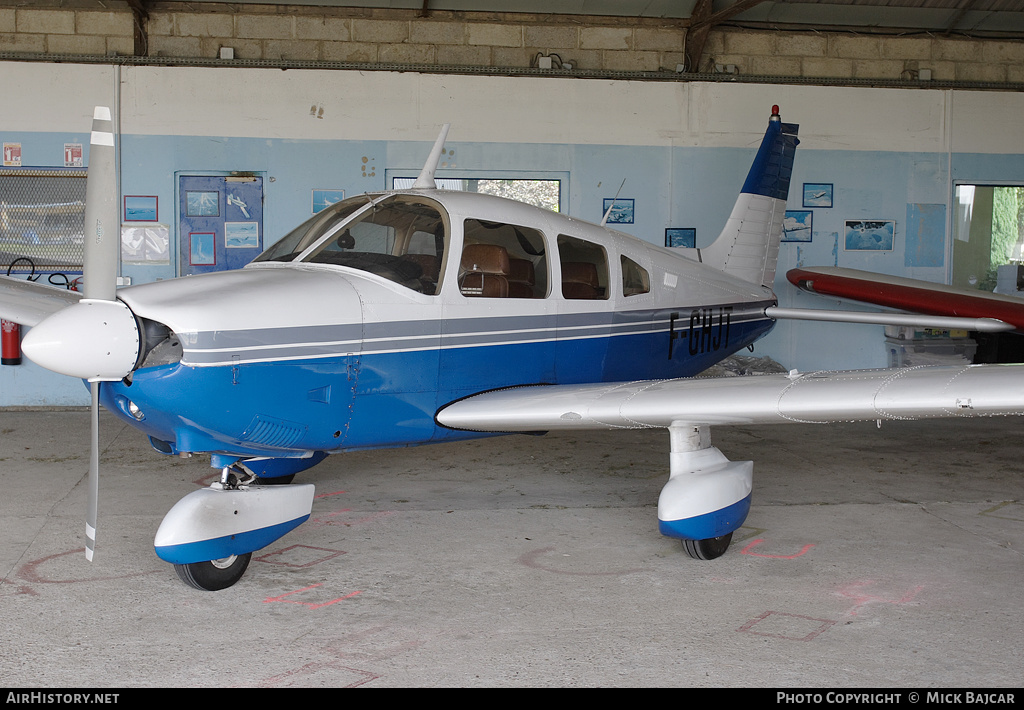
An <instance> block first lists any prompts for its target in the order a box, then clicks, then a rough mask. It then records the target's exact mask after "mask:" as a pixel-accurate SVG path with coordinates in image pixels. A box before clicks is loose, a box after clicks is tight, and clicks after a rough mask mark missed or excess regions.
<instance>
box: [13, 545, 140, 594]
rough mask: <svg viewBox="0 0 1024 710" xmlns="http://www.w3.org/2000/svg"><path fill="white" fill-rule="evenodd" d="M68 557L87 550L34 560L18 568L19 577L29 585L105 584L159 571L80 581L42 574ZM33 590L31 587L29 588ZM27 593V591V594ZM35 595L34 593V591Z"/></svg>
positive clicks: (87, 578) (84, 578)
mask: <svg viewBox="0 0 1024 710" xmlns="http://www.w3.org/2000/svg"><path fill="white" fill-rule="evenodd" d="M68 555H83V556H84V555H85V548H84V547H80V548H78V549H77V550H68V551H67V552H58V553H57V554H55V555H48V556H47V557H42V558H40V559H38V560H32V561H31V562H26V563H25V564H23V565H22V566H21V567H19V568H18V576H19V577H21V578H22V579H23V580H25V581H26V582H28V583H29V584H78V583H79V582H104V581H107V580H111V579H129V578H131V577H141V576H143V575H147V574H156V572H157V570H150V571H148V572H135V573H133V574H113V575H108V576H103V577H81V578H79V579H47V578H46V577H45V576H43V574H42V573H41V572H40V569H39V568H40V567H42V566H43V565H44V564H46V563H47V562H52V561H53V560H55V559H57V558H58V557H67V556H68ZM29 589H31V587H29ZM25 593H27V591H26V592H25ZM33 593H34V591H33Z"/></svg>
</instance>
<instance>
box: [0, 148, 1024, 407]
mask: <svg viewBox="0 0 1024 710" xmlns="http://www.w3.org/2000/svg"><path fill="white" fill-rule="evenodd" d="M3 139H4V140H7V141H17V142H21V143H22V145H23V152H24V156H25V158H24V161H25V164H26V165H28V164H32V165H40V166H43V165H59V159H60V156H61V155H62V149H63V144H64V143H65V142H82V143H85V144H86V145H87V138H86V136H84V135H83V134H67V133H57V132H45V133H44V132H38V133H37V132H29V131H21V132H14V133H4V135H3ZM429 148H430V143H429V142H424V141H402V140H388V141H384V140H372V141H360V140H348V141H341V140H296V139H284V138H262V137H230V136H221V137H209V136H168V135H131V134H125V135H122V136H121V181H122V182H121V191H122V194H133V195H157V196H158V197H159V204H160V215H159V220H160V222H161V223H164V224H168V225H170V227H171V234H172V239H174V240H176V238H177V233H176V231H177V230H176V221H177V220H176V214H175V211H176V195H175V184H176V176H177V174H179V173H181V172H203V171H211V172H221V171H233V170H239V171H254V172H258V173H261V174H263V175H264V176H265V177H266V178H267V180H266V182H265V199H266V204H265V225H264V226H265V235H264V243H265V244H270V243H272V242H273V241H275V240H276V239H277V238H279V237H280V236H281V235H283V234H284V233H286V232H287V231H288V230H289V229H291V228H292V227H294V226H295V225H296V224H298V223H299V222H301V221H302V220H304V219H306V218H307V217H308V216H309V215H310V213H311V207H310V193H311V190H312V189H313V188H342V189H345V190H346V192H347V194H349V195H353V194H358V193H361V192H365V191H372V190H380V189H385V188H386V187H387V185H386V173H387V171H389V170H390V171H403V172H410V173H411V174H415V173H416V172H417V171H418V169H419V167H420V165H421V163H422V161H423V159H424V156H425V155H426V153H427V152H428V151H429ZM449 149H451V150H452V151H454V152H453V154H452V155H451V156H450V158H449V161H450V163H451V164H453V165H454V167H452V168H448V169H442V170H441V171H439V173H438V175H439V176H447V175H458V174H460V171H466V172H476V171H494V172H499V171H500V172H503V173H508V172H516V171H522V172H523V173H528V174H530V175H531V176H537V175H544V174H546V173H550V174H557V175H558V176H564V175H566V174H567V175H568V176H569V178H568V181H567V182H566V185H564V186H563V189H565V190H567V191H568V192H567V198H566V200H565V203H566V204H567V205H568V210H569V213H570V214H572V215H574V216H577V217H580V218H583V219H587V220H591V221H599V220H600V218H601V201H602V198H605V197H611V196H613V195H614V194H615V192H616V191H617V190H618V189H619V185H620V183H621V182H622V180H623V179H624V178H625V180H626V183H625V186H624V188H623V190H622V194H621V196H622V197H624V198H631V199H633V200H635V210H636V223H635V224H631V225H616V226H618V227H619V228H620V229H621V230H622V231H625V232H628V233H631V234H635V235H636V236H638V237H640V238H642V239H645V240H647V241H650V242H652V243H656V244H661V243H663V240H664V230H665V228H666V227H669V226H672V227H695V228H696V229H697V235H698V245H699V246H704V245H707V244H708V243H710V242H711V241H712V240H713V239H714V237H715V236H717V234H718V232H719V230H720V229H721V227H722V225H723V223H724V221H725V219H726V218H727V216H728V214H729V211H730V209H731V207H732V204H733V201H734V200H735V197H736V194H737V192H738V190H739V188H740V186H741V185H742V182H743V179H744V177H745V175H746V171H747V169H748V167H749V164H750V161H751V159H752V157H753V152H754V149H753V148H736V147H713V148H708V147H699V146H685V147H684V146H676V147H665V146H637V145H629V146H623V145H583V144H550V143H543V144H540V143H507V144H506V143H502V142H459V141H457V140H455V141H452V142H451V143H450V144H449ZM364 159H365V160H364ZM796 165H797V167H796V171H795V174H794V179H793V189H792V190H791V193H792V194H791V197H790V200H789V208H790V209H803V207H802V205H801V194H800V187H801V185H802V183H804V182H831V183H833V184H834V206H833V207H832V208H831V209H815V210H814V228H813V231H814V238H813V242H812V243H810V244H799V245H798V244H791V243H786V244H783V245H782V249H781V253H780V259H779V269H778V275H777V278H776V291H777V293H778V294H779V298H780V303H781V305H784V306H797V307H809V308H813V307H819V308H820V307H835V306H836V305H837V304H833V303H829V302H827V301H825V300H824V299H821V298H818V297H815V296H811V295H808V294H804V293H801V292H798V291H796V290H795V289H794V288H793V287H791V286H790V285H789V284H788V282H786V281H785V278H784V275H785V272H786V271H787V270H788V269H790V268H793V267H796V266H802V265H808V266H811V265H835V264H838V265H839V266H846V267H851V268H858V269H865V270H869V271H879V272H883V273H890V274H901V273H908V271H907V269H906V267H905V265H904V251H903V247H904V244H905V241H904V239H903V238H902V237H903V233H902V229H903V227H904V226H905V225H904V223H905V219H906V212H907V204H908V202H921V203H935V204H945V203H946V202H948V200H949V197H950V195H951V190H952V180H954V179H962V180H1000V181H1022V182H1024V160H1022V159H1021V156H1019V155H1012V156H1005V155H999V154H982V153H971V154H954V155H952V156H948V155H946V154H944V153H921V152H898V151H871V150H834V149H831V150H822V149H807V148H802V149H800V150H798V153H797V163H796ZM950 165H951V166H952V174H950V170H949V166H950ZM854 218H878V219H892V220H895V221H896V224H897V235H896V242H895V246H894V249H893V251H891V252H847V251H845V250H844V249H843V248H842V245H841V243H839V244H837V239H841V234H842V231H843V221H844V220H846V219H854ZM943 238H944V237H943ZM944 248H945V246H944ZM171 253H172V255H174V254H176V253H177V244H176V243H172V245H171ZM172 258H173V256H172ZM911 271H912V272H913V273H910V275H912V276H915V277H917V278H926V279H930V280H933V281H943V280H944V279H945V273H946V265H945V264H943V265H942V266H940V267H932V268H917V269H912V270H911ZM123 272H124V274H125V275H127V276H130V277H131V279H132V282H133V283H143V282H149V281H154V280H157V279H165V278H171V277H173V276H174V275H175V267H174V265H153V266H147V265H135V264H131V265H125V267H124V269H123ZM882 340H883V334H882V329H881V328H880V327H875V326H850V325H841V326H838V325H837V326H832V325H825V324H817V323H816V324H808V323H783V324H780V325H779V326H778V327H777V328H776V329H775V331H773V332H772V333H771V334H770V335H769V336H768V337H767V338H765V339H764V340H763V341H761V342H760V343H758V345H757V346H756V349H755V353H756V354H763V355H770V356H771V357H773V358H775V359H776V360H778V361H779V362H781V363H783V364H784V365H786V366H788V367H796V368H799V369H801V370H806V369H820V368H825V367H828V368H855V367H875V366H884V365H885V364H886V360H885V351H884V348H883V345H882ZM87 403H88V397H87V393H86V390H85V388H84V387H83V386H82V385H81V383H79V382H76V381H71V380H69V379H68V378H63V377H60V376H57V375H52V374H50V373H47V372H45V371H42V370H40V369H39V368H37V367H35V366H34V365H31V364H25V365H22V366H19V367H3V368H0V406H12V405H85V404H87Z"/></svg>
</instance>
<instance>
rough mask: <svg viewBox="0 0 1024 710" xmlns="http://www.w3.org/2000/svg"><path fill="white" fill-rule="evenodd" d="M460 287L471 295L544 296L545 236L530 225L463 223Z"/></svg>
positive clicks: (486, 222)
mask: <svg viewBox="0 0 1024 710" xmlns="http://www.w3.org/2000/svg"><path fill="white" fill-rule="evenodd" d="M463 229H464V244H465V246H464V247H463V250H462V261H461V263H460V265H459V290H460V291H461V292H462V295H463V296H468V297H470V298H474V297H483V298H544V297H546V296H547V293H548V266H547V257H546V254H545V248H544V236H543V235H542V234H541V233H540V232H539V231H537V230H536V229H532V228H530V227H522V226H519V225H514V224H506V223H504V222H490V221H486V220H481V219H467V220H466V221H465V223H464V224H463Z"/></svg>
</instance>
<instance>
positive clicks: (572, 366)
mask: <svg viewBox="0 0 1024 710" xmlns="http://www.w3.org/2000/svg"><path fill="white" fill-rule="evenodd" d="M608 316H609V314H603V315H602V318H586V317H581V318H578V319H575V320H574V321H568V322H567V320H565V319H563V321H561V323H560V325H561V328H560V330H559V333H558V334H559V338H558V339H556V338H555V337H554V335H552V334H550V333H549V334H548V336H547V338H537V337H532V338H531V337H523V338H521V339H517V338H518V336H519V335H521V334H522V333H521V332H520V331H527V330H529V328H528V327H526V326H528V325H529V323H530V322H531V321H530V320H529V319H510V320H509V321H507V322H505V323H502V324H500V328H495V327H494V322H493V321H487V322H488V323H490V326H491V330H490V332H487V333H478V334H477V336H476V339H475V340H473V341H471V342H472V343H473V345H472V346H466V345H464V344H460V345H456V344H455V342H452V341H449V343H448V346H447V347H445V346H444V345H443V344H442V347H441V348H437V347H436V346H435V347H434V348H431V349H423V350H400V349H396V350H393V351H387V350H383V351H377V352H364V353H362V354H350V355H342V356H335V357H325V358H310V359H288V360H285V361H278V362H273V361H272V362H253V363H248V364H237V365H233V366H207V367H190V366H188V365H186V364H176V365H164V366H159V367H153V368H145V369H142V370H139V371H137V372H135V373H134V374H133V377H132V383H131V384H130V385H128V384H125V383H123V382H116V383H104V384H103V385H102V387H101V392H102V398H103V404H104V406H106V407H107V409H109V410H111V411H113V412H115V413H116V414H118V415H119V416H121V417H122V418H123V419H124V420H125V421H128V422H129V423H131V424H133V425H134V426H136V427H137V428H139V429H142V430H143V431H144V432H145V433H146V434H149V435H150V436H152V437H154V438H156V439H159V440H161V441H167V442H172V443H173V444H174V448H175V450H177V451H193V452H200V451H215V452H230V453H234V454H238V455H245V456H289V455H291V456H294V455H297V454H299V453H301V452H308V451H335V450H346V449H362V448H384V447H393V446H409V445H415V444H422V443H426V442H429V441H439V440H450V439H453V438H470V437H474V436H479V435H478V434H472V433H467V432H453V431H451V430H448V429H444V428H441V427H438V426H437V425H436V423H435V422H434V414H435V413H436V411H437V409H438V408H439V407H440V406H442V405H444V404H447V403H448V402H450V401H453V400H455V399H459V398H461V397H464V396H466V395H469V394H474V393H477V392H480V391H484V390H489V389H496V388H501V387H508V386H514V385H524V384H537V383H550V384H578V383H588V382H618V381H626V380H639V379H662V378H671V377H686V376H690V375H694V374H696V373H698V372H701V371H703V370H705V369H707V368H708V367H710V366H711V365H713V364H715V363H716V362H718V361H719V360H721V359H722V358H723V357H726V356H728V355H730V354H732V353H733V352H736V351H737V350H739V349H741V348H743V347H745V346H746V345H748V344H750V343H752V342H753V341H754V340H756V339H757V338H759V337H760V336H761V335H763V334H764V333H766V332H767V331H768V330H769V329H770V328H771V326H772V324H773V321H771V320H770V319H767V318H765V317H764V315H763V310H762V309H760V307H758V308H750V306H749V305H748V304H743V305H737V306H736V312H735V313H734V312H732V311H731V310H730V307H728V306H723V307H715V308H698V309H679V310H678V311H676V310H672V311H668V310H665V311H658V312H653V311H651V312H646V313H645V314H644V315H643V317H638V316H637V315H636V314H633V315H631V316H629V317H623V316H622V315H621V314H620V315H619V316H618V317H617V318H614V319H613V318H609V317H608ZM758 316H759V317H758ZM644 318H646V320H644ZM601 320H604V321H605V322H604V324H603V325H602V324H601V323H600V321H601ZM532 322H534V323H536V322H537V321H536V319H534V320H533V321H532ZM461 325H464V326H465V325H468V324H465V323H463V324H461ZM513 326H515V327H513ZM499 330H500V331H501V332H502V334H503V335H502V337H498V331H499ZM534 330H537V329H536V328H535V329H534ZM421 332H422V331H421ZM457 333H458V334H459V335H460V336H461V335H466V336H468V335H469V332H468V328H465V329H463V330H459V331H457ZM510 333H512V335H510ZM456 342H460V343H464V342H465V341H456ZM279 344H280V346H281V347H282V348H287V347H288V346H287V344H286V343H285V342H284V341H283V340H282V341H280V342H279ZM197 393H201V396H200V395H197ZM128 400H131V401H133V402H134V403H135V404H136V405H137V406H138V407H139V409H141V410H142V412H143V414H144V419H143V420H142V421H136V419H135V418H134V417H132V416H131V414H129V412H128V407H127V402H128Z"/></svg>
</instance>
